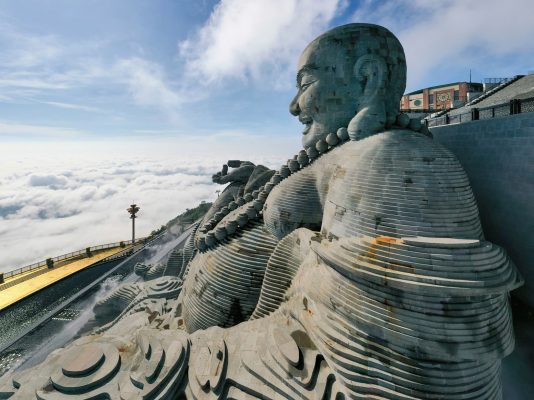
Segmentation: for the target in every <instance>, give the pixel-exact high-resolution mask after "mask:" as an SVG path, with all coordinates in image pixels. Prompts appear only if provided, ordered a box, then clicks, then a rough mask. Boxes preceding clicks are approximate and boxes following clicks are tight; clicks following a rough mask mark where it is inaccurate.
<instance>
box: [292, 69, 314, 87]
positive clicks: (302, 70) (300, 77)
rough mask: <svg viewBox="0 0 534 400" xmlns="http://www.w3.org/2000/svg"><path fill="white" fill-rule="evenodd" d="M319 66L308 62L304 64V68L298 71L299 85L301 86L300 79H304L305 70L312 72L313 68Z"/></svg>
mask: <svg viewBox="0 0 534 400" xmlns="http://www.w3.org/2000/svg"><path fill="white" fill-rule="evenodd" d="M317 69H319V67H318V66H317V65H315V64H306V65H303V66H302V68H301V69H300V70H299V72H297V87H299V86H300V81H301V79H302V75H304V73H305V72H312V71H313V70H317Z"/></svg>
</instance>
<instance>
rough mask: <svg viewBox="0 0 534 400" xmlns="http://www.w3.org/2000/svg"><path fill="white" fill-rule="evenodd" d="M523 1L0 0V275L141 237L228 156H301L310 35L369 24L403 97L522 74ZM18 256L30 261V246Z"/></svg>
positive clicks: (533, 11) (525, 48) (530, 58)
mask: <svg viewBox="0 0 534 400" xmlns="http://www.w3.org/2000/svg"><path fill="white" fill-rule="evenodd" d="M532 15H534V2H533V1H532V0H508V1H502V0H498V1H497V0H380V1H379V0H362V1H348V0H222V1H213V0H196V1H186V0H113V1H109V0H22V1H21V0H0V270H2V269H4V270H6V269H7V270H8V269H12V268H15V267H18V266H20V265H21V264H24V263H27V262H33V261H36V260H39V259H41V258H43V257H48V256H50V255H58V254H62V253H65V252H69V251H73V250H77V249H80V248H85V247H86V246H89V245H93V244H99V243H103V242H107V241H109V242H111V241H116V240H123V239H127V238H128V232H129V230H128V229H129V225H128V223H129V221H128V219H127V216H125V215H124V214H125V208H126V207H127V206H128V204H129V203H130V202H131V200H135V201H136V202H138V203H139V204H140V205H141V208H142V211H141V212H140V214H139V216H140V218H139V219H138V223H139V232H140V234H147V233H149V232H150V231H151V230H152V229H154V228H157V227H158V226H159V225H161V224H163V223H165V222H166V221H167V220H169V219H171V218H172V217H174V216H175V215H177V214H178V213H180V212H182V211H184V210H185V208H187V207H192V206H194V205H196V204H198V202H199V201H201V200H213V197H214V196H215V190H216V189H217V187H215V186H214V185H213V184H212V183H211V180H210V176H211V174H212V173H214V172H215V171H216V170H217V169H218V168H220V165H221V164H222V163H223V162H225V161H226V160H228V159H235V158H240V159H248V160H251V161H256V162H263V163H265V164H267V165H270V166H273V167H274V166H276V165H278V164H277V163H280V162H282V161H283V160H285V159H287V158H288V157H290V156H291V155H293V154H294V153H295V152H296V151H298V150H299V147H300V145H299V143H300V135H301V134H300V132H301V131H302V127H301V125H300V124H299V123H298V121H297V120H296V119H295V118H294V117H293V116H291V115H290V114H289V112H288V104H289V102H290V101H291V99H292V97H293V96H294V94H295V67H296V63H297V60H298V56H299V54H300V52H301V51H302V49H303V48H304V47H305V46H306V44H307V43H308V42H310V41H311V40H312V39H313V38H314V37H316V36H317V35H318V34H320V33H322V32H324V31H325V30H327V29H329V28H331V27H334V26H337V25H340V24H344V23H349V22H367V23H378V24H381V25H384V26H386V27H387V28H389V29H390V30H391V31H392V32H393V33H394V34H395V35H397V37H399V39H400V40H401V43H402V44H403V46H404V49H405V52H406V55H407V62H408V84H407V92H409V91H413V90H417V89H420V88H423V87H427V86H431V85H437V84H443V83H447V82H455V81H466V80H469V71H470V70H471V72H472V79H473V81H478V82H480V81H482V80H483V79H484V78H486V77H509V76H513V75H516V74H525V73H527V72H528V71H531V70H534V41H533V40H532V38H533V37H534V24H532ZM28 248H30V250H28Z"/></svg>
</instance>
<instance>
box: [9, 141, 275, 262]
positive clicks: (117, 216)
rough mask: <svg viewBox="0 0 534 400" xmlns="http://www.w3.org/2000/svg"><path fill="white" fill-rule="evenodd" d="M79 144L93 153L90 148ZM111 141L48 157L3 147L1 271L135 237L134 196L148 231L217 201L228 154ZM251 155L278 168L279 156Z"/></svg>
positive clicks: (141, 227) (142, 228)
mask: <svg viewBox="0 0 534 400" xmlns="http://www.w3.org/2000/svg"><path fill="white" fill-rule="evenodd" d="M63 147H64V146H63ZM82 147H85V148H86V150H88V152H89V153H91V151H90V150H91V147H89V148H87V145H83V146H82ZM99 147H100V148H102V149H104V148H105V144H102V143H101V144H100V145H99ZM108 147H111V148H108V150H110V151H109V152H103V153H104V154H103V155H98V154H96V152H95V153H94V156H92V157H88V156H87V153H85V154H86V155H85V156H81V154H83V153H80V152H77V151H74V150H73V149H74V148H73V147H72V148H71V147H66V149H67V151H65V153H63V154H61V153H59V152H58V153H54V156H53V157H51V156H50V154H49V153H50V151H51V149H52V147H47V146H42V147H41V155H39V154H38V152H37V153H36V152H31V151H29V150H28V151H27V152H26V155H22V152H13V151H10V153H9V154H8V153H7V152H6V153H4V154H0V156H1V160H0V162H1V168H0V187H1V188H2V190H1V191H0V271H8V270H12V269H16V268H18V267H21V266H23V265H27V264H29V263H32V262H35V261H40V260H43V259H45V258H47V257H53V256H57V255H60V254H65V253H68V252H71V251H75V250H79V249H84V248H86V247H88V246H94V245H98V244H104V243H110V242H116V241H120V240H127V239H130V235H131V221H130V220H129V219H128V213H127V212H126V208H127V207H128V206H129V205H130V204H131V202H132V201H135V202H136V203H137V204H138V205H139V206H140V207H141V211H140V212H139V218H138V219H137V220H136V228H137V229H136V231H137V232H138V236H144V235H147V234H149V233H150V232H151V231H152V230H153V229H156V228H158V227H159V226H161V225H162V224H164V223H166V222H167V221H168V220H170V219H171V218H174V217H175V216H176V215H178V214H180V213H181V212H183V211H185V209H186V208H192V207H195V206H196V205H198V204H199V203H200V202H201V201H202V200H207V201H212V200H213V199H214V198H215V196H216V194H215V190H216V189H222V187H221V186H219V185H215V184H213V183H212V182H211V175H212V174H213V173H215V172H216V171H218V170H220V167H221V164H222V163H223V162H224V161H221V160H224V158H220V157H210V158H205V157H204V158H200V157H188V158H187V159H179V158H178V157H172V158H171V157H166V156H158V155H157V154H155V153H154V152H153V153H152V155H151V156H137V155H133V156H128V157H126V156H125V155H124V156H122V157H117V155H116V154H120V152H119V151H117V150H119V149H120V147H116V146H114V145H113V146H109V145H108ZM147 148H148V147H147V146H146V145H145V153H149V151H147ZM124 150H125V151H124V153H123V154H126V153H127V151H126V148H124ZM0 153H2V152H1V151H0ZM138 154H142V152H139V153H138ZM273 160H274V161H273ZM252 161H257V162H258V163H263V164H265V165H268V166H270V167H274V166H276V165H280V164H279V163H281V162H282V159H280V158H277V157H273V158H270V159H267V158H261V157H260V159H258V158H255V157H252Z"/></svg>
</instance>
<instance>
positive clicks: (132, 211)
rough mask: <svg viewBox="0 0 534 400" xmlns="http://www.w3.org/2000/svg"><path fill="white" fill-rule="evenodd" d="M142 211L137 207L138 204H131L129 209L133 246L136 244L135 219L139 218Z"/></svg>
mask: <svg viewBox="0 0 534 400" xmlns="http://www.w3.org/2000/svg"><path fill="white" fill-rule="evenodd" d="M139 210H140V208H139V207H137V204H131V205H130V208H127V209H126V211H128V212H129V213H130V214H131V215H130V218H131V220H132V246H133V245H134V244H135V219H136V218H137V216H136V215H135V214H137V212H138V211H139Z"/></svg>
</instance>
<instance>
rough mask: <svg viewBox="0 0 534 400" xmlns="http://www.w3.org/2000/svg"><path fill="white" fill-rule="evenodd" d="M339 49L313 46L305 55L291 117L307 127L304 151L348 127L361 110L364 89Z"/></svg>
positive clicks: (302, 57)
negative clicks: (359, 108)
mask: <svg viewBox="0 0 534 400" xmlns="http://www.w3.org/2000/svg"><path fill="white" fill-rule="evenodd" d="M345 54H346V53H345V52H344V51H342V49H340V48H339V47H338V46H328V45H325V44H324V42H323V44H322V46H321V44H320V43H317V42H312V43H311V44H310V45H309V46H308V47H307V48H306V49H305V50H304V52H303V53H302V55H301V57H300V60H299V65H298V73H297V89H298V92H297V94H296V96H295V98H294V99H293V101H292V102H291V104H290V105H289V111H290V112H291V114H293V115H295V116H297V117H298V118H299V121H300V122H301V123H303V124H304V130H303V131H302V134H303V137H302V144H303V146H304V148H308V147H311V146H315V143H317V142H318V141H319V140H321V139H323V140H324V139H325V138H326V136H327V135H328V134H329V133H330V132H333V133H335V132H336V131H337V130H338V129H339V128H341V127H346V126H347V125H348V124H349V122H350V120H351V119H352V117H354V115H355V113H356V109H357V100H358V98H360V97H361V94H362V90H363V89H362V88H361V85H360V84H359V83H358V82H357V81H356V79H355V77H354V74H353V72H352V67H353V65H354V60H347V59H346V56H345Z"/></svg>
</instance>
